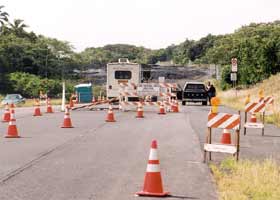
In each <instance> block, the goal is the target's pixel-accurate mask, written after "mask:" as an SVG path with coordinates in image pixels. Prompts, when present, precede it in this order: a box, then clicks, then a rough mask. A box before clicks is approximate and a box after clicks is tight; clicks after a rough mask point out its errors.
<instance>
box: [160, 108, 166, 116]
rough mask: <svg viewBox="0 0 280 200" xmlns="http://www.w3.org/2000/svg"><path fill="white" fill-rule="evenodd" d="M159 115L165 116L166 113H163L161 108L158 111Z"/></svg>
mask: <svg viewBox="0 0 280 200" xmlns="http://www.w3.org/2000/svg"><path fill="white" fill-rule="evenodd" d="M158 114H159V115H166V112H165V110H164V108H161V109H160V110H159V113H158Z"/></svg>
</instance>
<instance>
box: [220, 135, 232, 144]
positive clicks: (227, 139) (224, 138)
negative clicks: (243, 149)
mask: <svg viewBox="0 0 280 200" xmlns="http://www.w3.org/2000/svg"><path fill="white" fill-rule="evenodd" d="M221 144H231V136H230V133H224V134H223V135H222V138H221Z"/></svg>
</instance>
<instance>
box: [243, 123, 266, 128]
mask: <svg viewBox="0 0 280 200" xmlns="http://www.w3.org/2000/svg"><path fill="white" fill-rule="evenodd" d="M244 127H245V128H264V124H263V123H252V122H247V123H246V124H245V125H244Z"/></svg>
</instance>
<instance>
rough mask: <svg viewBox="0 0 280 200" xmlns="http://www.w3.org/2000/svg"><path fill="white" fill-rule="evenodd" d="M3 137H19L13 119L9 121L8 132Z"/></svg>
mask: <svg viewBox="0 0 280 200" xmlns="http://www.w3.org/2000/svg"><path fill="white" fill-rule="evenodd" d="M5 138H20V136H19V135H18V131H17V126H16V125H15V120H11V121H10V124H9V127H8V132H7V135H6V136H5Z"/></svg>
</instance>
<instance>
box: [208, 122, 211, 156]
mask: <svg viewBox="0 0 280 200" xmlns="http://www.w3.org/2000/svg"><path fill="white" fill-rule="evenodd" d="M208 132H209V138H208V144H211V143H212V129H211V128H210V127H209V128H208ZM209 160H212V155H211V151H209Z"/></svg>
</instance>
